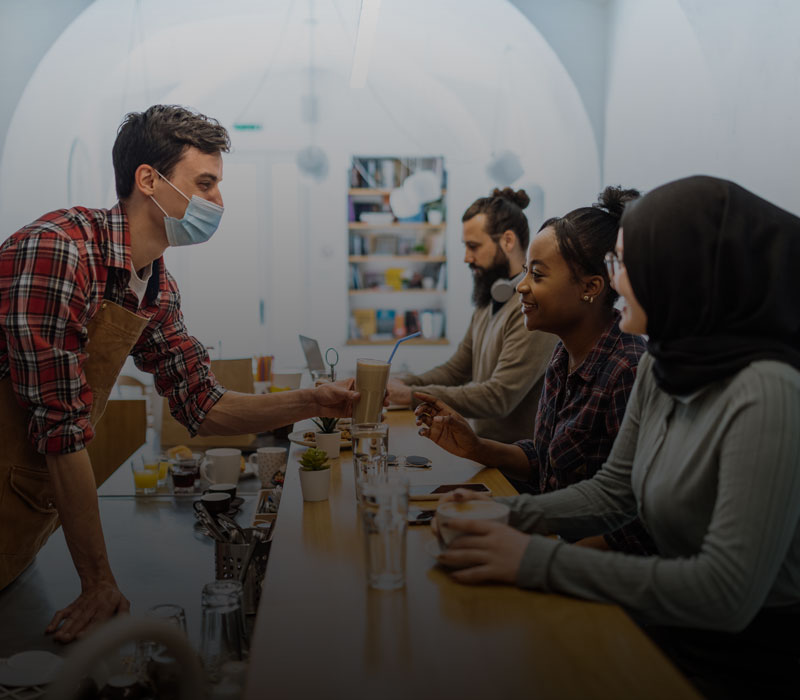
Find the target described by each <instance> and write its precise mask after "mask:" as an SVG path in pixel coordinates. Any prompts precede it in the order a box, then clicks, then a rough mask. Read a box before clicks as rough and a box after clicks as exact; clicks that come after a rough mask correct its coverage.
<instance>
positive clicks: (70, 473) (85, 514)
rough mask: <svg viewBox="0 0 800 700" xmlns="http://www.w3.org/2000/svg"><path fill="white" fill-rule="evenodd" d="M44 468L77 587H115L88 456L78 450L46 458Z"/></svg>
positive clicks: (95, 485) (83, 451)
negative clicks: (77, 578) (99, 585)
mask: <svg viewBox="0 0 800 700" xmlns="http://www.w3.org/2000/svg"><path fill="white" fill-rule="evenodd" d="M47 468H48V471H49V472H50V480H51V483H52V485H53V490H54V492H55V501H56V508H57V510H58V517H59V518H60V520H61V527H62V528H63V529H64V538H65V539H66V541H67V546H68V547H69V552H70V555H71V556H72V561H73V563H74V564H75V569H76V570H77V572H78V576H79V577H80V579H81V586H82V587H83V588H86V587H87V586H92V585H95V584H97V583H103V582H110V583H112V584H114V585H116V584H115V582H114V575H113V574H112V572H111V566H110V564H109V562H108V554H107V552H106V543H105V539H104V538H103V527H102V524H101V522H100V508H99V506H98V502H97V484H96V483H95V479H94V473H93V472H92V464H91V461H90V460H89V454H88V453H87V452H86V450H80V451H79V452H73V453H71V454H66V455H48V456H47Z"/></svg>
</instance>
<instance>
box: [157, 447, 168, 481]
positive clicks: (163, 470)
mask: <svg viewBox="0 0 800 700" xmlns="http://www.w3.org/2000/svg"><path fill="white" fill-rule="evenodd" d="M168 471H169V460H168V459H167V458H166V457H165V456H164V455H161V457H159V459H158V485H159V486H164V484H166V483H167V472H168Z"/></svg>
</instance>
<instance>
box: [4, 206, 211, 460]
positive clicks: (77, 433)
mask: <svg viewBox="0 0 800 700" xmlns="http://www.w3.org/2000/svg"><path fill="white" fill-rule="evenodd" d="M130 269H131V260H130V232H129V231H128V219H127V217H126V216H125V214H124V212H123V211H122V207H121V206H120V205H119V204H117V205H116V206H115V207H114V208H113V209H110V210H108V209H86V208H83V207H74V208H73V209H62V210H59V211H54V212H51V213H49V214H45V215H44V216H43V217H42V218H41V219H39V220H37V221H34V222H33V223H32V224H29V225H28V226H25V227H24V228H22V229H20V230H19V231H17V232H16V233H15V234H14V235H12V236H11V237H10V238H9V239H8V240H6V241H5V242H4V243H3V245H2V246H0V379H5V378H6V377H7V376H9V375H10V377H11V382H12V385H13V388H14V392H15V394H16V396H17V400H18V401H19V402H20V404H21V405H22V407H23V408H24V409H25V410H26V411H27V412H28V414H29V416H30V420H29V423H28V438H29V439H30V441H31V443H32V444H33V446H34V447H35V448H36V450H37V451H38V452H40V453H42V454H64V453H68V452H76V451H78V450H80V449H83V448H84V447H86V445H87V444H88V443H89V441H90V440H91V439H92V438H93V437H94V428H93V427H92V425H91V423H90V421H89V414H90V411H91V407H92V390H91V387H89V385H88V384H87V383H86V376H85V374H84V372H83V364H84V362H85V361H86V356H87V355H86V341H87V331H86V324H87V323H88V322H89V320H90V319H91V318H92V317H93V316H94V314H95V313H96V312H97V310H98V307H99V305H100V303H101V302H102V301H103V298H104V296H106V297H107V298H108V299H109V300H110V301H112V302H115V303H117V304H119V305H120V306H122V307H124V308H126V309H128V310H129V311H133V312H134V313H137V314H139V315H140V316H143V317H146V318H149V323H148V324H147V327H146V328H145V330H144V332H143V333H142V335H141V336H140V338H139V340H138V341H137V342H136V345H135V346H134V348H133V350H132V351H131V355H133V358H134V361H135V362H136V366H137V367H139V369H141V370H144V371H146V372H150V373H151V374H153V375H154V377H155V386H156V389H157V390H158V392H159V393H160V394H161V395H162V396H166V397H167V399H168V400H169V405H170V411H171V413H172V415H174V416H175V418H177V419H178V420H179V421H180V422H181V423H183V425H185V426H186V427H187V428H188V429H189V431H190V432H191V433H192V434H194V433H196V432H197V430H198V428H199V427H200V424H201V423H202V422H203V419H204V418H205V416H206V413H207V412H208V411H209V410H210V409H211V407H212V406H213V405H214V404H215V403H216V402H217V401H218V400H219V398H220V397H221V396H222V394H223V393H224V389H223V388H222V387H220V386H219V385H218V384H217V381H216V379H215V378H214V375H213V374H212V373H211V369H210V367H209V362H208V354H207V353H206V350H205V348H204V347H203V345H202V344H201V343H200V342H199V341H198V340H197V339H196V338H193V337H191V336H190V335H189V334H188V333H187V332H186V328H185V326H184V324H183V315H182V314H181V310H180V294H179V292H178V287H177V285H176V284H175V280H174V279H173V278H172V275H170V274H169V272H167V269H166V268H165V267H164V264H163V259H159V260H157V261H155V262H154V263H153V273H152V276H151V278H150V282H149V284H148V288H147V293H146V295H145V298H144V299H143V300H142V304H141V307H140V306H139V300H138V299H137V297H136V295H135V294H134V293H133V292H132V291H131V290H130V289H129V288H128V280H129V279H130V274H131V273H130ZM107 291H108V294H107Z"/></svg>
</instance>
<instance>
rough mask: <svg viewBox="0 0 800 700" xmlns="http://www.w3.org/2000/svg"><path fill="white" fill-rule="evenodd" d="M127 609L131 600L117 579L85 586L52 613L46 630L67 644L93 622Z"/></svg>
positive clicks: (84, 631)
mask: <svg viewBox="0 0 800 700" xmlns="http://www.w3.org/2000/svg"><path fill="white" fill-rule="evenodd" d="M130 609H131V604H130V603H129V602H128V599H127V598H125V596H124V595H122V593H121V592H120V590H119V588H117V585H116V583H114V582H109V583H99V584H96V585H94V586H84V589H83V591H82V592H81V594H80V595H79V596H78V597H77V598H76V599H75V600H74V601H73V602H72V603H70V604H69V605H68V606H67V607H66V608H63V609H62V610H59V611H58V612H56V614H55V615H53V619H52V620H51V621H50V624H49V625H48V626H47V629H45V633H46V634H52V635H53V639H55V640H56V641H57V642H63V643H65V644H66V643H68V642H71V641H72V640H73V639H80V638H81V637H83V636H84V635H85V634H86V633H87V632H89V631H91V629H92V628H93V627H94V626H95V625H97V624H99V623H101V622H105V621H106V620H108V619H109V618H112V617H114V615H117V614H119V613H127V612H129V611H130Z"/></svg>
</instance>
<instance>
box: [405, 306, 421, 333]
mask: <svg viewBox="0 0 800 700" xmlns="http://www.w3.org/2000/svg"><path fill="white" fill-rule="evenodd" d="M418 331H419V311H415V310H408V311H406V335H411V334H412V333H416V332H418Z"/></svg>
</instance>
